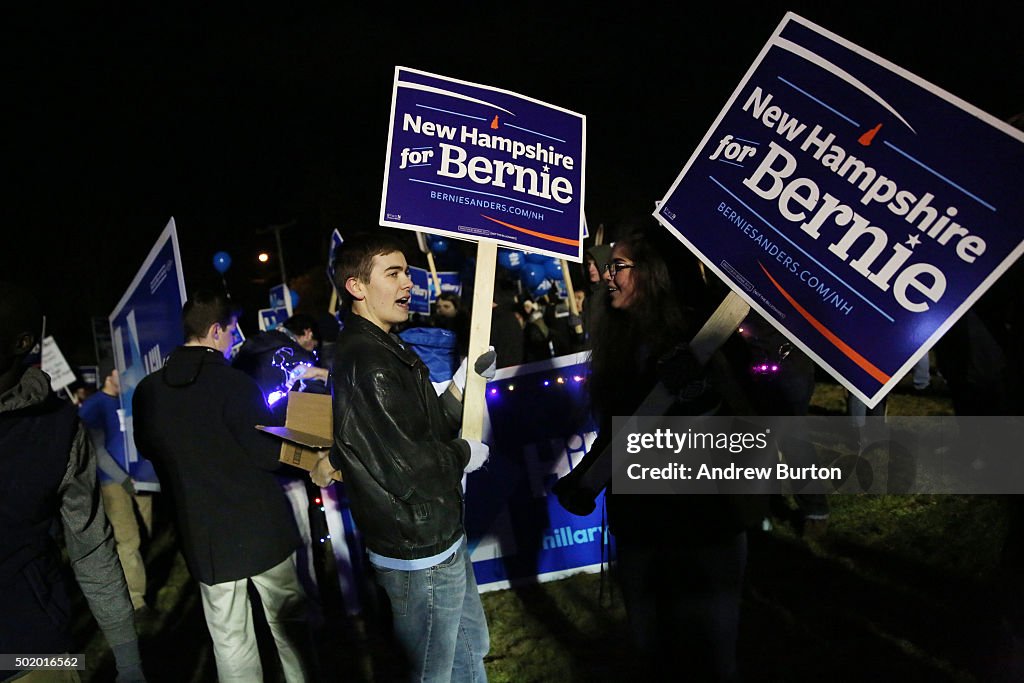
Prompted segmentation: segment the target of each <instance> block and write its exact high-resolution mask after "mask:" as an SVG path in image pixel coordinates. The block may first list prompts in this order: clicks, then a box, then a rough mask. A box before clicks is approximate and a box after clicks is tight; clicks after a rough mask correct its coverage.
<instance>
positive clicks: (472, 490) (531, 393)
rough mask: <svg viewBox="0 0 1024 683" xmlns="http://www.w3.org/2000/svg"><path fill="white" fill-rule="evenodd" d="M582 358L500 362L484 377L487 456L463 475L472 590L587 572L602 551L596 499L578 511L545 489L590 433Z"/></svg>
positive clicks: (581, 451)
mask: <svg viewBox="0 0 1024 683" xmlns="http://www.w3.org/2000/svg"><path fill="white" fill-rule="evenodd" d="M586 363H587V354H574V355H570V356H562V357H559V358H553V359H551V360H547V361H541V362H537V363H529V364H527V365H520V366H516V367H512V368H502V369H501V370H498V373H497V375H496V376H495V378H494V379H493V380H491V381H490V382H488V384H487V418H486V419H485V422H484V440H485V441H486V442H487V443H488V444H489V445H490V447H491V457H490V460H488V464H487V467H485V468H483V469H481V470H478V471H476V472H474V473H473V474H471V475H470V476H469V477H468V479H467V481H466V534H467V536H468V538H469V548H470V557H471V559H472V560H473V568H474V570H475V573H476V579H477V583H478V584H479V585H480V590H481V591H487V590H494V589H498V588H505V587H508V585H509V584H510V583H512V582H515V581H517V580H529V581H533V580H537V579H540V580H541V581H545V580H551V579H557V578H561V577H563V576H566V575H568V574H570V573H572V572H575V571H580V570H592V571H596V570H597V568H599V567H600V565H601V561H602V557H604V559H608V558H607V555H608V548H607V547H605V546H604V543H603V541H604V540H610V539H605V538H604V534H605V532H604V530H603V529H602V524H601V510H602V509H603V508H602V505H603V499H601V498H599V499H598V501H597V508H596V509H595V511H594V512H593V513H591V514H590V515H588V516H586V517H577V516H575V515H573V514H570V513H569V512H567V511H566V510H565V509H564V508H562V506H561V505H560V504H559V503H558V500H557V499H556V498H555V497H554V496H553V495H549V493H550V491H551V487H552V486H553V485H554V483H555V482H556V481H558V478H559V477H561V476H563V475H565V474H566V473H567V472H569V470H570V469H571V468H572V467H574V466H575V465H576V464H577V463H579V461H580V460H581V459H582V458H583V456H584V455H585V453H586V451H587V449H588V448H589V447H590V446H591V444H593V442H594V439H595V438H596V436H597V434H596V426H595V425H594V423H593V421H592V419H591V417H590V412H589V410H588V408H587V398H586V391H585V389H584V382H585V376H586ZM602 495H603V494H602Z"/></svg>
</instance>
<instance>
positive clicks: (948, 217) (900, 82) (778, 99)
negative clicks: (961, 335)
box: [655, 14, 1024, 406]
mask: <svg viewBox="0 0 1024 683" xmlns="http://www.w3.org/2000/svg"><path fill="white" fill-rule="evenodd" d="M1022 187H1024V134H1022V133H1021V132H1020V131H1016V130H1014V129H1013V128H1011V127H1010V126H1008V125H1006V124H1004V123H1001V122H1000V121H998V120H996V119H994V118H992V117H991V116H989V115H987V114H985V113H984V112H982V111H980V110H978V109H976V108H974V107H972V106H971V105H969V104H967V103H965V102H963V101H961V100H959V99H957V98H956V97H954V96H952V95H950V94H949V93H946V92H944V91H942V90H940V89H939V88H936V87H935V86H933V85H931V84H929V83H927V82H925V81H922V80H921V79H919V78H917V77H916V76H914V75H913V74H911V73H908V72H906V71H904V70H903V69H900V68H899V67H897V66H895V65H893V64H890V63H888V62H886V61H884V60H882V59H880V58H878V57H876V56H874V55H872V54H870V53H868V52H866V51H865V50H863V49H861V48H859V47H857V46H856V45H854V44H852V43H850V42H848V41H846V40H843V39H842V38H840V37H838V36H836V35H834V34H831V33H829V32H827V31H825V30H823V29H821V28H819V27H817V26H815V25H813V24H811V23H809V22H807V21H806V20H804V19H802V18H800V17H798V16H796V15H793V14H787V15H786V17H785V18H784V19H783V21H782V23H781V24H780V26H779V28H778V29H777V30H776V32H775V34H774V35H773V36H772V38H771V40H769V41H768V44H767V45H766V46H765V47H764V48H763V49H762V51H761V53H760V55H759V56H758V58H757V60H756V61H755V63H754V65H753V66H752V67H751V68H750V70H749V71H748V72H747V74H746V76H745V77H744V79H743V81H742V82H741V83H740V85H739V87H738V88H737V89H736V90H735V92H734V93H733V95H732V98H731V99H730V100H729V102H728V103H727V104H726V106H725V108H724V109H723V110H722V112H721V113H720V114H719V116H718V119H717V120H716V121H715V123H714V125H713V126H712V128H711V130H710V131H709V132H708V133H707V135H706V136H705V137H704V140H703V141H702V142H701V144H700V146H699V147H698V148H697V150H696V152H695V153H694V155H693V156H692V157H691V158H690V160H689V161H688V162H687V164H686V166H685V167H684V169H683V171H682V173H681V174H680V175H679V177H678V178H677V179H676V181H675V183H674V184H673V186H672V188H671V189H670V190H669V192H668V194H667V195H666V196H665V198H664V199H663V201H662V203H661V204H660V205H659V208H658V210H657V211H656V212H655V217H656V218H658V220H659V221H661V223H662V224H663V225H665V226H666V227H667V228H669V229H670V230H672V231H673V232H674V233H675V234H676V236H677V237H679V239H680V240H682V241H683V242H684V243H686V244H687V246H689V247H690V248H691V249H692V250H693V251H694V252H695V253H697V254H698V255H699V256H700V257H701V258H702V259H703V260H704V261H705V262H706V263H707V264H708V265H709V266H710V267H711V268H712V269H713V270H714V271H715V272H716V273H717V274H718V275H719V276H720V277H721V278H722V279H723V280H725V281H726V282H727V283H729V285H730V286H731V287H732V288H733V289H734V290H735V291H736V292H738V293H739V294H740V295H741V296H742V297H743V298H744V299H746V300H747V302H748V303H750V305H751V306H753V307H754V308H755V309H757V310H758V311H759V312H760V313H761V314H762V315H763V316H765V318H767V319H768V320H770V321H772V323H773V324H774V325H775V326H776V327H778V328H779V329H780V330H781V331H782V332H784V333H785V334H786V335H787V336H789V337H790V339H792V340H793V341H794V342H795V343H796V344H798V345H799V346H800V347H801V348H802V349H804V350H805V351H806V352H807V353H809V354H810V355H811V356H812V357H813V358H814V359H815V360H816V361H817V362H818V363H819V364H820V365H822V367H825V368H826V369H828V370H829V371H830V372H831V373H832V374H833V375H834V376H835V377H836V378H837V379H838V380H839V381H841V382H842V383H843V384H844V385H846V387H847V388H849V389H850V390H851V391H852V392H853V393H854V394H856V395H857V396H858V397H860V398H861V399H862V400H864V401H865V402H866V403H867V404H868V405H871V406H873V405H875V404H876V403H877V402H878V401H880V400H881V398H882V397H883V396H885V394H886V393H887V392H888V390H889V389H890V388H891V387H892V386H893V385H895V383H896V382H898V381H899V379H900V378H901V377H902V376H903V375H904V374H905V373H906V372H907V371H908V370H909V369H910V368H911V367H912V366H913V364H914V362H915V361H916V360H917V359H918V358H919V357H920V356H921V355H923V354H924V353H927V349H928V348H930V347H931V346H932V344H934V342H935V341H936V340H937V339H938V338H939V337H940V336H942V334H944V333H945V332H946V330H948V329H949V327H950V326H951V325H952V324H953V323H954V322H955V321H956V320H957V319H958V318H959V317H960V316H961V315H962V314H963V313H964V312H965V311H966V310H967V309H968V308H969V307H970V306H971V305H972V304H973V303H974V302H975V301H976V300H977V299H978V297H980V296H981V294H982V293H983V292H984V291H985V290H986V289H987V288H988V287H989V286H990V285H991V284H992V282H994V281H995V280H996V279H997V278H998V277H999V276H1000V275H1001V274H1002V273H1003V272H1004V271H1005V270H1006V269H1007V268H1009V266H1010V265H1011V264H1012V263H1013V262H1014V260H1016V259H1017V258H1018V257H1019V256H1020V255H1021V253H1022V251H1024V241H1022V238H1024V193H1022V192H1021V191H1020V190H1021V188H1022Z"/></svg>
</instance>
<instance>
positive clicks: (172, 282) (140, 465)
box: [110, 218, 185, 491]
mask: <svg viewBox="0 0 1024 683" xmlns="http://www.w3.org/2000/svg"><path fill="white" fill-rule="evenodd" d="M184 305H185V276H184V273H183V272H182V269H181V251H180V250H179V249H178V233H177V228H176V226H175V223H174V219H173V218H172V219H170V220H169V221H168V222H167V226H166V227H165V228H164V230H163V232H162V233H160V237H159V238H157V241H156V244H154V245H153V248H152V249H151V250H150V252H149V254H148V255H147V256H146V260H145V261H144V262H143V264H142V267H141V268H139V271H138V273H136V275H135V279H134V280H132V283H131V284H130V285H129V286H128V289H127V290H126V291H125V293H124V296H122V297H121V301H120V302H118V304H117V306H116V307H115V308H114V311H113V313H111V314H110V337H111V339H112V340H113V348H114V364H115V366H116V367H117V372H118V378H119V380H120V383H121V409H122V411H123V415H124V434H125V454H126V457H127V462H125V463H121V465H122V466H123V467H124V469H125V470H126V471H127V472H128V473H129V474H130V475H131V476H132V479H134V480H135V482H136V488H138V489H139V490H144V491H159V490H160V484H159V481H158V480H157V477H156V472H155V471H154V470H153V465H152V463H150V462H149V461H148V460H146V459H145V453H142V454H140V453H139V452H138V450H137V449H136V448H135V436H134V428H133V416H132V398H133V397H134V396H135V387H137V386H138V384H139V382H141V381H142V378H143V377H145V376H146V375H148V374H150V373H151V372H155V371H157V370H159V369H160V368H162V367H163V365H164V362H165V361H166V360H167V357H168V356H169V355H170V354H171V351H173V350H174V348H175V347H177V346H179V345H181V343H182V342H184V335H183V333H182V329H181V309H182V307H183V306H184Z"/></svg>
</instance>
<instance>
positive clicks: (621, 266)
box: [604, 261, 636, 277]
mask: <svg viewBox="0 0 1024 683" xmlns="http://www.w3.org/2000/svg"><path fill="white" fill-rule="evenodd" d="M630 268H636V265H635V264H632V263H616V262H614V261H612V262H611V263H606V264H604V269H605V271H606V272H607V273H608V274H609V275H611V276H612V277H615V274H616V273H618V272H619V271H620V270H629V269H630Z"/></svg>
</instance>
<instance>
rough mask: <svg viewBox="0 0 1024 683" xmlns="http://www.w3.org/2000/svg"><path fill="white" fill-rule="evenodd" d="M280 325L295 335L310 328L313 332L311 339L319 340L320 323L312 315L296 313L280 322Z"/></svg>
mask: <svg viewBox="0 0 1024 683" xmlns="http://www.w3.org/2000/svg"><path fill="white" fill-rule="evenodd" d="M281 326H282V327H286V328H288V330H289V331H290V332H292V333H294V334H297V335H301V334H302V333H303V332H305V331H306V330H310V331H311V332H312V333H313V339H316V340H317V341H320V325H319V323H317V321H316V319H315V318H314V317H313V316H311V315H309V314H307V313H296V314H295V315H293V316H292V317H290V318H288V319H287V320H285V321H284V322H283V323H281Z"/></svg>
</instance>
